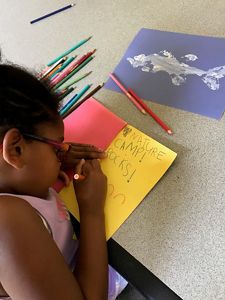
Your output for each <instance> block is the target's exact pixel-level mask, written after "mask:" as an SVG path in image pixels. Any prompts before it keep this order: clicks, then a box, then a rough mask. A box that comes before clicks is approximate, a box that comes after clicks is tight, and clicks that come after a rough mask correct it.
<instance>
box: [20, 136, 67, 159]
mask: <svg viewBox="0 0 225 300" xmlns="http://www.w3.org/2000/svg"><path fill="white" fill-rule="evenodd" d="M23 136H24V137H27V138H29V139H32V140H35V141H38V142H42V143H45V144H48V145H51V146H53V147H54V149H55V153H56V156H57V158H58V159H59V160H60V161H62V160H63V155H64V154H65V153H66V152H68V151H69V150H70V147H71V145H70V144H68V143H60V142H58V141H54V140H51V139H48V138H45V137H42V136H38V135H34V134H29V133H23Z"/></svg>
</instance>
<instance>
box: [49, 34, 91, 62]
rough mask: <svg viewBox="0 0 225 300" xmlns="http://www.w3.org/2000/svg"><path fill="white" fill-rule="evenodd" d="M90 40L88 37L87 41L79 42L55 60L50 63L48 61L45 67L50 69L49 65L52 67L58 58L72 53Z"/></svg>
mask: <svg viewBox="0 0 225 300" xmlns="http://www.w3.org/2000/svg"><path fill="white" fill-rule="evenodd" d="M90 39H91V36H89V37H88V38H87V39H84V40H82V41H80V42H79V43H77V44H76V45H74V46H73V47H72V48H70V49H69V50H67V51H65V52H63V53H62V54H60V55H59V56H58V57H56V58H55V59H53V60H52V61H50V62H49V63H48V64H47V66H48V67H50V66H51V65H53V64H54V63H55V62H57V61H58V60H59V59H60V58H62V57H63V56H65V55H67V54H69V53H71V52H72V51H74V50H75V49H77V48H79V47H80V46H82V45H83V44H84V43H86V42H87V41H89V40H90Z"/></svg>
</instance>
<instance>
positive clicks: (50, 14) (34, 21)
mask: <svg viewBox="0 0 225 300" xmlns="http://www.w3.org/2000/svg"><path fill="white" fill-rule="evenodd" d="M74 5H75V4H74V3H73V4H70V5H67V6H64V7H62V8H60V9H57V10H55V11H52V12H50V13H49V14H46V15H44V16H42V17H39V18H37V19H34V20H32V21H30V24H34V23H36V22H39V21H41V20H43V19H45V18H48V17H51V16H53V15H55V14H58V13H60V12H61V11H64V10H66V9H69V8H71V7H73V6H74ZM63 56H64V55H63Z"/></svg>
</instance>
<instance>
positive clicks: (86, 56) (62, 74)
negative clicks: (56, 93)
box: [52, 49, 96, 85]
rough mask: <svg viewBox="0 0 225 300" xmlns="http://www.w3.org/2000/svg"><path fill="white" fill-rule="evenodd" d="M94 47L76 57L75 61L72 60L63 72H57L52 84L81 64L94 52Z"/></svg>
mask: <svg viewBox="0 0 225 300" xmlns="http://www.w3.org/2000/svg"><path fill="white" fill-rule="evenodd" d="M95 51H96V49H94V50H93V51H90V52H88V53H86V54H84V55H83V56H82V57H81V58H79V59H77V60H76V61H74V62H72V63H71V64H70V65H69V66H68V67H67V68H66V69H65V70H64V71H63V72H61V73H60V74H59V76H57V77H56V78H54V79H53V80H52V85H56V84H57V83H59V82H60V81H61V80H63V79H64V78H65V77H66V76H68V75H69V74H70V73H71V72H72V71H73V70H74V69H75V68H77V67H78V66H79V65H81V64H82V63H83V62H84V61H85V60H86V59H87V58H88V57H90V56H91V55H92V54H94V53H95Z"/></svg>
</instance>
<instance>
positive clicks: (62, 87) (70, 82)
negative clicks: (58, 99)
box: [60, 71, 92, 89]
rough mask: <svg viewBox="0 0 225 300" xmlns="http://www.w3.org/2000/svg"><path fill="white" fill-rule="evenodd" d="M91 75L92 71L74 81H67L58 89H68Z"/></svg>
mask: <svg viewBox="0 0 225 300" xmlns="http://www.w3.org/2000/svg"><path fill="white" fill-rule="evenodd" d="M91 73H92V71H90V72H88V73H85V74H83V75H82V76H80V77H78V78H76V79H73V80H72V79H71V80H70V81H68V82H67V83H64V84H63V85H62V86H61V87H60V88H61V89H66V88H68V87H70V86H71V85H73V84H74V83H77V82H78V81H80V80H81V79H83V78H85V77H87V76H88V75H90V74H91Z"/></svg>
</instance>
